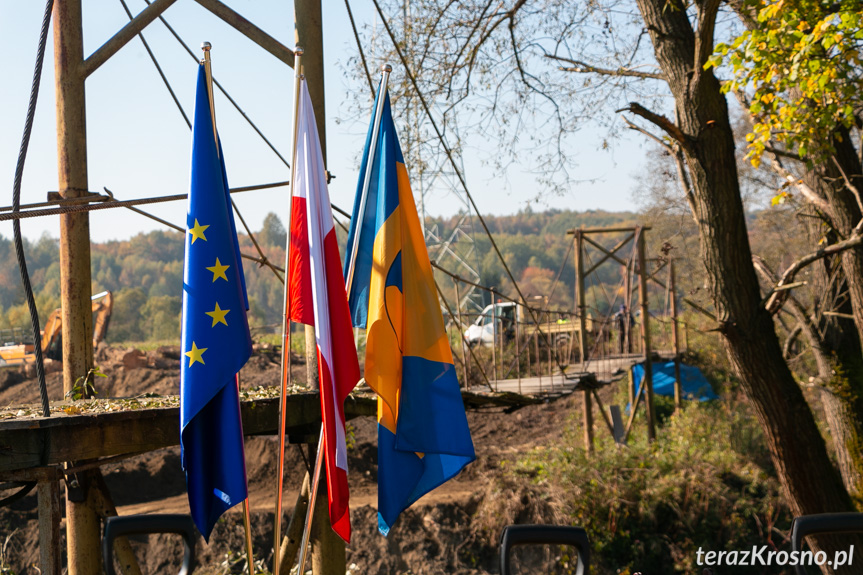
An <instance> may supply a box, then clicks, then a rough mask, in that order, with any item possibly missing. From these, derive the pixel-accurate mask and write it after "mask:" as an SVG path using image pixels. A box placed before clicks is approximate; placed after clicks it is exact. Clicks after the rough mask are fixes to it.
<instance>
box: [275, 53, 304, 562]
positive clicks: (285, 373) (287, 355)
mask: <svg viewBox="0 0 863 575" xmlns="http://www.w3.org/2000/svg"><path fill="white" fill-rule="evenodd" d="M302 59H303V49H302V48H301V47H300V46H297V47H296V48H295V49H294V113H293V118H292V121H293V124H292V129H291V147H292V149H291V190H290V195H289V199H288V239H287V245H286V246H285V302H284V306H283V308H282V309H283V317H282V380H281V381H282V386H281V387H282V389H281V398H280V400H279V466H278V474H279V476H278V480H277V484H278V488H277V492H276V520H275V527H274V530H273V575H279V567H280V566H281V565H280V564H281V561H279V546H280V543H281V538H282V492H283V491H284V476H285V417H286V413H285V411H286V407H287V397H286V396H287V393H288V385H290V382H291V320H290V317H289V316H290V311H291V308H290V288H291V214H292V212H293V201H294V174H295V173H296V170H295V166H296V163H295V161H294V160H295V159H296V154H297V124H298V122H297V115H298V113H299V109H300V81H301V79H302V74H303V69H302Z"/></svg>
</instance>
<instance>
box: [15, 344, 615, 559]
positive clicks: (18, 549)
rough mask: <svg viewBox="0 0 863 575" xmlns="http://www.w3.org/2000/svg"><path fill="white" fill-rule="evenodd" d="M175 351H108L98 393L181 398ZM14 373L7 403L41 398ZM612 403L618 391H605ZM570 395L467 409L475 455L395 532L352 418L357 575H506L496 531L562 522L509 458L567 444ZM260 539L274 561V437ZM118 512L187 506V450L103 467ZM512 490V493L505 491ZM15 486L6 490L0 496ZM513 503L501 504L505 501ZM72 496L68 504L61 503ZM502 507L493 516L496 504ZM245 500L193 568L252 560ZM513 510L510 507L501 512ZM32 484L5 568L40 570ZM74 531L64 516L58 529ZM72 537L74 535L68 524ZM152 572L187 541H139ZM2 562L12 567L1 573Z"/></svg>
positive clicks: (266, 350)
mask: <svg viewBox="0 0 863 575" xmlns="http://www.w3.org/2000/svg"><path fill="white" fill-rule="evenodd" d="M277 352H278V350H275V349H272V348H271V347H268V346H260V347H256V349H255V354H254V355H253V357H252V358H251V359H250V360H249V362H248V364H247V365H246V367H245V368H244V369H243V370H242V372H241V374H240V377H241V385H242V386H243V387H254V386H259V385H265V386H269V385H275V384H276V382H277V381H278V379H279V374H280V366H279V359H278V357H279V355H278V353H277ZM179 358H180V351H179V349H178V348H171V347H164V348H159V349H157V350H153V351H148V352H142V351H140V350H135V349H122V348H112V347H105V346H100V348H99V349H98V350H97V354H96V363H97V364H98V365H99V366H100V368H101V370H102V371H103V372H104V373H105V375H106V376H107V377H105V378H98V380H97V382H96V386H97V391H98V393H99V397H133V396H137V395H141V394H145V393H152V394H159V395H172V394H176V393H178V389H179ZM56 367H57V366H52V369H54V370H55V371H53V372H52V373H50V374H49V375H48V378H47V381H48V393H49V397H50V398H51V399H52V400H59V399H61V398H62V374H61V373H60V372H59V371H56ZM292 374H293V377H294V378H295V380H304V379H305V366H304V365H302V364H301V362H300V360H297V361H296V363H295V364H294V365H292ZM26 375H27V374H21V373H20V372H18V371H15V370H9V369H7V370H0V408H3V407H6V406H17V405H23V404H32V403H36V402H37V401H38V397H39V395H38V385H37V382H36V380H35V379H33V378H29V377H26ZM601 395H603V400H604V401H607V400H608V399H609V398H608V396H609V395H610V390H609V389H605V390H603V393H602V394H601ZM577 396H580V394H573V395H570V396H564V397H562V398H559V399H557V400H555V401H551V400H549V401H547V402H545V403H541V404H537V405H528V406H526V407H523V408H521V409H519V410H518V411H515V412H514V413H505V412H504V411H503V410H501V409H500V408H493V409H487V410H484V411H470V412H468V421H469V425H470V428H471V433H472V437H473V441H474V445H475V448H476V453H477V461H475V462H474V463H472V464H471V465H469V466H468V467H467V468H466V469H465V470H464V471H463V472H462V473H461V474H460V475H459V476H458V477H456V478H454V479H453V480H451V481H449V482H447V483H445V484H444V485H442V486H441V487H439V488H437V489H435V490H434V491H432V492H431V493H429V494H428V495H426V496H425V497H423V498H422V499H421V500H419V501H418V502H417V503H415V504H414V505H413V506H412V507H411V508H410V509H408V510H407V511H405V512H404V513H402V515H401V517H400V518H399V520H398V522H397V523H396V524H395V526H394V527H393V529H392V531H391V532H390V534H389V536H388V537H383V536H382V535H380V534H379V533H378V530H377V511H376V503H377V483H376V475H377V465H376V460H377V431H376V429H377V424H376V422H375V421H374V419H373V418H371V417H365V418H358V419H354V420H352V421H350V422H349V426H350V429H351V430H352V432H353V437H354V443H353V446H352V447H351V449H350V450H349V462H348V464H349V469H350V474H349V485H350V489H351V522H352V526H353V538H352V541H351V543H350V545H348V546H347V564H348V565H349V569H348V572H349V573H382V574H393V575H395V574H408V573H410V574H415V575H420V574H438V573H455V574H480V573H498V572H499V565H498V558H497V554H498V548H497V544H498V538H499V535H500V532H501V529H502V528H503V527H504V526H505V525H506V524H508V523H543V522H547V523H554V522H555V521H559V520H560V517H558V516H557V512H556V511H555V510H554V509H553V508H552V507H551V506H550V505H542V504H537V503H536V501H535V500H536V499H539V498H532V497H530V490H531V485H530V483H529V478H528V479H526V480H525V481H526V482H527V483H526V484H525V485H512V484H508V483H506V481H507V480H504V479H503V473H502V471H501V468H502V465H501V464H502V462H503V461H504V460H514V459H516V458H518V457H519V455H520V454H524V453H527V452H529V451H530V450H532V449H533V448H534V447H536V446H544V445H550V444H553V443H559V442H560V441H562V433H561V432H562V429H563V428H564V426H565V424H566V422H567V419H568V418H570V417H571V416H573V415H574V414H580V412H581V410H580V408H579V406H580V400H579V398H578V397H577ZM304 451H305V448H304V447H303V448H301V447H300V446H297V445H291V446H289V447H288V448H287V449H286V462H285V493H284V499H283V500H284V506H285V517H284V519H283V521H282V526H283V527H282V528H283V530H284V529H285V528H286V526H287V523H288V521H289V519H290V516H291V512H292V507H293V505H294V502H295V500H296V497H297V492H298V490H299V487H300V485H301V483H302V480H303V477H304V475H305V471H306V463H307V458H306V454H305V453H304ZM246 461H247V473H248V480H249V497H250V501H251V506H252V535H253V546H254V552H255V557H256V559H257V560H258V561H259V562H261V563H262V565H263V566H265V567H266V568H271V565H272V529H273V508H274V499H275V487H274V483H275V477H276V467H277V462H278V459H277V440H276V438H275V437H248V438H246ZM101 470H102V474H103V476H104V478H105V482H106V484H107V486H108V488H109V491H110V494H111V497H112V498H113V501H114V503H115V505H116V506H117V510H118V513H119V514H120V515H129V514H137V513H188V502H187V499H186V486H185V478H184V475H183V471H182V469H181V467H180V455H179V448H178V447H173V448H167V449H162V450H159V451H153V452H149V453H146V454H143V455H140V456H136V457H134V458H130V459H126V460H122V461H119V462H116V463H112V464H108V465H105V466H103V467H102V468H101ZM502 485H505V486H506V487H505V488H503V489H502V488H501V486H502ZM11 493H13V490H11V489H10V490H7V491H2V492H0V498H2V497H6V496H8V495H10V494H11ZM502 496H503V498H504V499H505V500H506V501H501V498H502ZM62 500H63V499H61V501H62ZM492 503H493V505H491V508H493V509H494V511H493V512H491V511H489V508H490V504H492ZM240 509H241V506H237V507H235V508H234V509H232V510H231V511H229V512H228V513H227V514H226V515H225V516H224V517H223V520H221V521H220V522H219V523H218V525H217V526H216V528H215V530H214V532H213V534H212V536H211V538H210V543H209V544H206V543H204V541H203V540H200V541H199V544H198V545H197V559H198V565H199V568H198V569H197V570H196V573H199V574H205V573H214V574H215V573H240V572H241V570H242V568H243V565H244V564H245V561H244V558H243V557H242V555H243V551H242V549H243V525H242V514H241V512H240ZM501 510H504V511H501ZM36 518H37V512H36V495H35V490H34V491H33V492H31V493H30V494H29V495H28V496H26V497H24V498H23V499H20V500H18V501H16V502H14V503H12V504H10V505H8V506H6V507H3V508H0V575H7V574H16V575H23V574H28V575H29V574H36V573H39V570H38V569H37V567H36V565H37V564H38V559H39V555H38V553H39V549H38V526H37V521H36ZM61 528H62V529H63V530H65V520H64V522H63V524H62V525H61ZM64 533H65V531H64ZM133 546H134V547H136V549H137V555H138V557H139V562H140V563H141V567H142V570H143V572H144V573H167V574H171V573H176V572H178V570H179V564H180V559H181V556H182V546H181V541H180V539H179V537H175V536H170V535H151V536H149V537H146V536H144V537H139V538H137V539H135V540H134V541H133ZM4 567H5V568H6V569H8V570H4Z"/></svg>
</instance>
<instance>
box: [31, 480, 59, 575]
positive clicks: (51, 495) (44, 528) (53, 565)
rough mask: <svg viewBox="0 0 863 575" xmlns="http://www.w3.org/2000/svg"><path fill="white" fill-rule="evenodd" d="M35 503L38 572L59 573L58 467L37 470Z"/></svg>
mask: <svg viewBox="0 0 863 575" xmlns="http://www.w3.org/2000/svg"><path fill="white" fill-rule="evenodd" d="M37 475H38V482H37V484H36V485H37V486H36V489H37V501H38V503H37V505H38V509H39V572H40V573H42V575H60V573H61V572H62V567H63V561H62V549H61V548H60V484H59V483H58V482H59V480H60V469H59V468H56V467H48V468H43V469H40V470H37Z"/></svg>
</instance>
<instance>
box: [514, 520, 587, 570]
mask: <svg viewBox="0 0 863 575" xmlns="http://www.w3.org/2000/svg"><path fill="white" fill-rule="evenodd" d="M517 545H571V546H573V547H575V548H576V550H577V551H578V563H577V564H576V566H575V573H576V575H587V574H588V573H590V542H589V541H588V539H587V532H586V531H585V530H584V529H582V528H581V527H563V526H560V525H507V526H506V527H504V529H503V533H501V535H500V574H501V575H512V571H511V568H510V560H509V555H510V551H511V550H512V548H513V547H515V546H517Z"/></svg>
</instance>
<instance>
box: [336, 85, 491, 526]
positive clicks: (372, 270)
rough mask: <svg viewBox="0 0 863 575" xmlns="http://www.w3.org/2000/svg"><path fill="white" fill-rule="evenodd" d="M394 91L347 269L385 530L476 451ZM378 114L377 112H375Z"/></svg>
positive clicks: (354, 229)
mask: <svg viewBox="0 0 863 575" xmlns="http://www.w3.org/2000/svg"><path fill="white" fill-rule="evenodd" d="M381 97H383V98H385V101H384V106H383V114H382V117H381V123H380V128H379V132H378V140H377V143H376V146H375V147H374V149H375V152H374V161H373V163H372V167H371V169H372V175H371V184H370V186H369V190H368V196H367V200H366V205H365V211H364V213H362V214H360V213H359V211H360V205H361V201H360V200H361V195H362V187H363V182H364V179H365V171H366V166H367V162H368V156H369V150H370V144H371V139H372V132H373V126H370V127H369V133H368V136H367V138H366V147H365V151H364V153H363V161H362V170H361V172H360V177H359V181H360V184H359V189H358V190H357V198H356V201H355V202H354V212H353V217H352V218H351V230H350V233H349V235H348V250H347V251H348V258H347V260H346V261H345V277H348V275H349V270H350V267H351V254H350V252H351V250H350V246H352V245H353V242H354V237H355V236H356V234H359V248H358V250H357V255H356V264H355V266H354V274H353V279H352V280H350V281H351V285H350V292H349V293H348V297H349V305H350V310H351V316H352V319H353V324H354V326H356V327H366V328H367V334H366V335H367V338H366V360H365V380H366V383H368V385H369V386H370V387H371V388H372V389H373V390H374V391H375V392H376V393H377V394H378V524H379V529H380V531H381V533H383V534H384V535H386V534H387V533H388V532H389V530H390V527H391V526H392V525H393V523H394V522H395V520H396V519H397V518H398V516H399V514H400V513H401V512H402V511H403V510H404V509H406V508H407V507H409V506H410V505H411V504H413V502H414V501H416V500H417V499H419V498H420V497H422V496H423V495H425V494H426V493H428V492H429V491H431V490H432V489H434V488H435V487H437V486H438V485H441V484H442V483H444V482H445V481H447V480H448V479H450V478H452V477H454V476H455V475H457V474H458V473H459V472H460V471H461V470H462V469H463V468H464V466H465V465H467V464H468V463H470V462H471V461H473V460H474V459H476V455H475V453H474V448H473V442H472V441H471V437H470V429H468V425H467V417H466V415H465V410H464V404H463V402H462V398H461V392H460V390H459V384H458V379H457V377H456V371H455V367H454V366H453V359H452V351H451V350H450V346H449V339H448V338H447V334H446V330H445V329H444V323H443V317H442V316H441V311H440V304H439V302H438V298H437V293H436V291H435V284H434V277H433V276H432V268H431V264H430V262H429V257H428V251H427V250H426V245H425V240H424V238H423V234H422V228H421V226H420V221H419V217H418V215H417V211H416V206H415V204H414V198H413V194H412V193H411V187H410V182H409V181H408V173H407V168H405V163H404V157H403V156H402V152H401V149H400V147H399V143H398V138H397V136H396V130H395V125H394V124H393V118H392V113H391V110H390V102H389V96H388V95H387V94H386V92H384V93H383V94H382V93H380V91H379V93H378V98H381ZM372 123H374V120H372Z"/></svg>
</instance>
